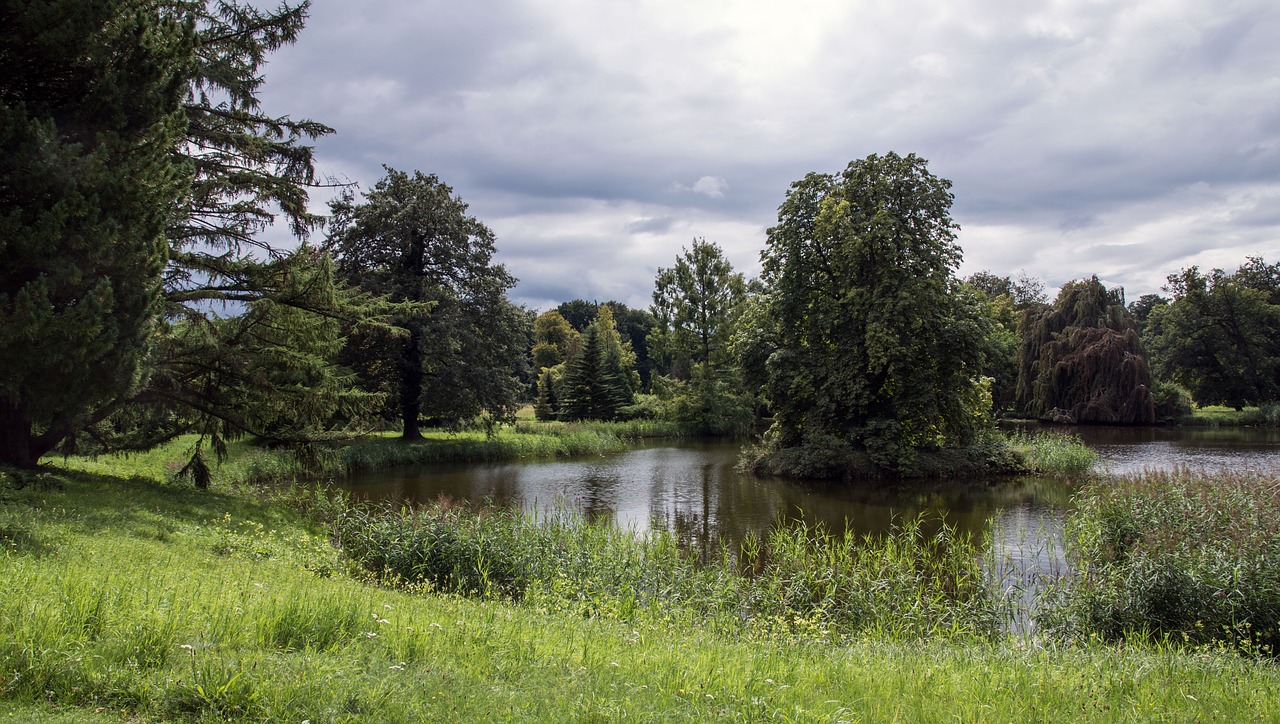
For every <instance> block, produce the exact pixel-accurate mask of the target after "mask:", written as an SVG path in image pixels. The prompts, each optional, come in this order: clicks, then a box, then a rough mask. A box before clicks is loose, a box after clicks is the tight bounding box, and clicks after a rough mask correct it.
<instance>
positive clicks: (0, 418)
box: [0, 399, 40, 470]
mask: <svg viewBox="0 0 1280 724" xmlns="http://www.w3.org/2000/svg"><path fill="white" fill-rule="evenodd" d="M32 443H33V440H32V439H31V421H30V420H28V419H27V417H26V415H25V414H23V410H22V408H21V407H20V406H17V405H14V404H13V403H12V402H10V401H9V400H7V399H0V463H4V464H6V465H12V466H14V467H17V468H26V469H28V470H29V469H32V468H35V467H36V466H37V465H38V464H39V462H40V456H39V455H36V454H34V445H33V444H32Z"/></svg>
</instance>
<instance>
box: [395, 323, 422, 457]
mask: <svg viewBox="0 0 1280 724" xmlns="http://www.w3.org/2000/svg"><path fill="white" fill-rule="evenodd" d="M423 378H424V375H423V372H422V331H421V330H419V329H412V330H410V331H409V338H408V339H406V340H405V341H404V348H403V349H402V350H401V353H400V419H401V422H402V423H403V428H402V429H403V430H404V432H403V433H402V434H401V438H402V439H404V440H421V439H422V431H421V430H419V429H418V416H419V414H421V412H422V381H423Z"/></svg>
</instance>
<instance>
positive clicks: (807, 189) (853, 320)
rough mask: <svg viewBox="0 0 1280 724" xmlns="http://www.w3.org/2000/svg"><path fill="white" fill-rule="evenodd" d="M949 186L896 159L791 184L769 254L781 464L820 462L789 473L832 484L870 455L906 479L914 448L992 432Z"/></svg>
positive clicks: (772, 438) (965, 441)
mask: <svg viewBox="0 0 1280 724" xmlns="http://www.w3.org/2000/svg"><path fill="white" fill-rule="evenodd" d="M950 186H951V184H950V182H948V181H946V180H944V179H940V178H937V177H936V176H933V175H932V174H930V173H929V171H928V169H927V167H926V163H925V161H924V160H923V159H921V158H919V157H917V156H915V155H914V154H913V155H908V156H906V157H902V156H898V155H897V154H893V153H891V154H888V155H886V156H874V155H873V156H868V157H867V158H865V159H862V160H859V161H854V162H852V163H850V164H849V166H848V168H846V169H845V171H844V173H843V174H841V175H840V176H831V175H826V174H816V173H812V174H809V175H808V176H806V177H805V178H804V179H802V180H801V181H798V182H796V183H795V184H793V185H792V187H791V189H790V191H789V192H788V193H787V197H786V200H785V201H784V202H783V204H782V206H781V207H780V209H779V212H778V225H777V226H775V227H773V228H771V229H770V230H769V240H768V245H767V247H766V249H765V251H764V253H763V255H762V259H763V262H764V264H763V266H764V279H765V281H766V283H767V284H768V286H769V295H770V300H771V311H772V315H771V316H773V317H774V318H775V319H776V320H777V327H778V335H779V339H778V350H777V351H776V352H774V353H773V354H772V355H771V356H770V358H769V363H768V370H769V378H770V379H769V391H768V397H769V403H770V407H771V409H772V411H773V413H774V422H773V426H772V428H771V429H770V431H769V433H768V435H767V437H766V453H768V454H770V455H773V456H774V457H775V459H784V458H785V459H791V460H793V461H799V460H801V459H802V458H805V457H806V455H807V453H810V452H812V453H814V455H816V456H818V457H822V458H824V460H823V461H822V462H821V463H819V464H813V465H808V464H794V465H792V466H791V467H792V468H793V469H796V468H799V471H800V472H803V473H807V474H826V475H832V474H840V466H841V465H843V464H844V462H845V461H844V459H843V457H844V456H845V455H846V454H847V453H850V452H852V453H862V454H865V455H866V456H867V457H868V458H869V459H870V460H871V461H872V462H873V463H874V464H875V465H877V466H879V467H880V468H881V469H884V470H888V471H890V472H895V473H910V472H912V471H913V470H914V469H915V464H916V459H917V457H916V454H917V451H918V450H920V449H922V448H936V447H944V446H948V447H949V446H965V445H969V444H971V443H972V442H973V441H974V440H975V439H976V438H977V436H978V435H979V434H981V433H982V432H985V431H986V430H987V429H988V428H989V426H990V420H989V404H990V402H989V397H986V393H985V388H984V387H983V386H982V385H981V384H980V383H979V381H978V377H979V374H980V371H981V345H982V338H983V336H984V335H985V334H986V330H985V329H984V327H983V325H984V323H985V322H984V319H985V318H984V317H983V316H982V315H981V314H978V313H977V311H976V310H975V309H973V308H971V307H970V306H967V305H964V304H962V303H961V301H960V300H959V298H958V296H957V295H956V293H955V292H956V287H957V285H958V281H957V280H956V278H955V276H954V270H955V268H956V266H957V265H958V264H959V261H960V250H959V247H958V246H957V245H956V242H955V229H956V228H957V227H956V224H955V223H954V222H953V221H952V220H951V215H950V207H951V200H952V196H951V194H950V192H949V191H948V189H949V188H950ZM984 404H985V405H986V407H985V408H984ZM827 452H830V453H832V454H831V455H828V454H827Z"/></svg>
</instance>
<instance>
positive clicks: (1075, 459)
mask: <svg viewBox="0 0 1280 724" xmlns="http://www.w3.org/2000/svg"><path fill="white" fill-rule="evenodd" d="M1006 441H1007V444H1008V446H1009V447H1010V448H1012V449H1013V450H1014V452H1016V453H1017V454H1019V455H1021V456H1022V459H1023V461H1024V462H1025V464H1026V466H1027V468H1028V469H1029V470H1030V472H1033V473H1036V474H1038V475H1060V476H1063V477H1080V476H1084V475H1088V474H1089V473H1090V472H1091V471H1092V470H1093V467H1094V465H1096V464H1097V462H1098V454H1097V453H1095V452H1094V451H1093V450H1092V449H1091V448H1090V447H1089V446H1088V445H1085V444H1084V443H1083V442H1082V441H1081V440H1080V438H1079V437H1078V436H1076V435H1068V434H1065V433H1060V432H1055V431H1051V430H1043V431H1040V432H1038V433H1036V434H1028V433H1025V432H1021V431H1018V432H1012V433H1008V434H1007V435H1006Z"/></svg>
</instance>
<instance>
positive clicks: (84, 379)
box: [0, 0, 195, 467]
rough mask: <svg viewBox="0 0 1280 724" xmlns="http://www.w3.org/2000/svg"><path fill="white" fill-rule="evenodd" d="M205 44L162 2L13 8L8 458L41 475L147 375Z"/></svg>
mask: <svg viewBox="0 0 1280 724" xmlns="http://www.w3.org/2000/svg"><path fill="white" fill-rule="evenodd" d="M194 48H195V37H194V32H193V29H192V25H191V23H190V22H189V20H188V19H186V18H184V17H182V16H181V15H180V14H176V13H173V12H171V11H169V10H167V9H164V8H162V7H158V6H156V5H154V4H150V3H140V2H128V1H112V0H104V1H102V2H65V3H35V4H31V5H27V6H23V7H17V6H14V5H13V4H6V5H5V6H4V7H3V8H2V9H0V61H2V62H3V66H4V68H5V72H4V74H3V76H2V77H0V259H3V261H2V262H0V370H2V371H0V461H2V462H5V463H8V464H11V465H17V466H21V467H33V466H35V465H36V464H37V463H38V461H39V460H40V458H41V456H43V455H44V454H46V453H47V452H49V451H50V450H52V449H53V448H54V447H55V446H56V445H58V444H59V443H60V442H62V441H63V440H64V439H66V438H67V437H68V436H71V435H74V434H75V433H76V432H77V431H79V430H81V429H83V428H84V427H86V426H87V425H89V424H91V423H92V422H93V418H94V416H95V413H96V412H97V411H98V410H99V409H100V408H102V407H104V406H107V405H110V404H111V403H112V402H114V401H115V400H118V399H120V398H125V397H129V396H131V395H133V394H135V393H136V392H137V390H138V389H139V388H140V387H141V385H142V384H143V382H144V381H145V379H146V376H147V373H148V364H147V362H148V360H149V358H150V357H151V355H152V354H153V353H154V349H155V347H154V345H153V332H154V329H155V328H156V325H157V323H158V321H159V315H160V312H161V308H162V307H161V295H160V292H161V287H160V282H161V274H162V273H163V271H164V264H165V259H166V247H167V245H166V241H165V229H166V227H168V226H170V225H171V224H173V223H175V222H176V221H178V220H180V219H181V218H182V215H181V214H180V211H179V210H180V207H181V204H182V202H183V200H184V199H185V198H186V197H187V193H188V189H189V187H190V183H191V167H190V164H189V163H188V162H187V161H186V160H185V159H183V158H181V157H179V156H175V155H174V153H173V150H174V148H175V147H176V146H177V145H178V144H179V143H180V141H181V139H182V133H183V114H182V100H183V96H184V93H185V91H186V88H187V78H188V76H189V74H190V71H191V68H192V66H193V61H194Z"/></svg>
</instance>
